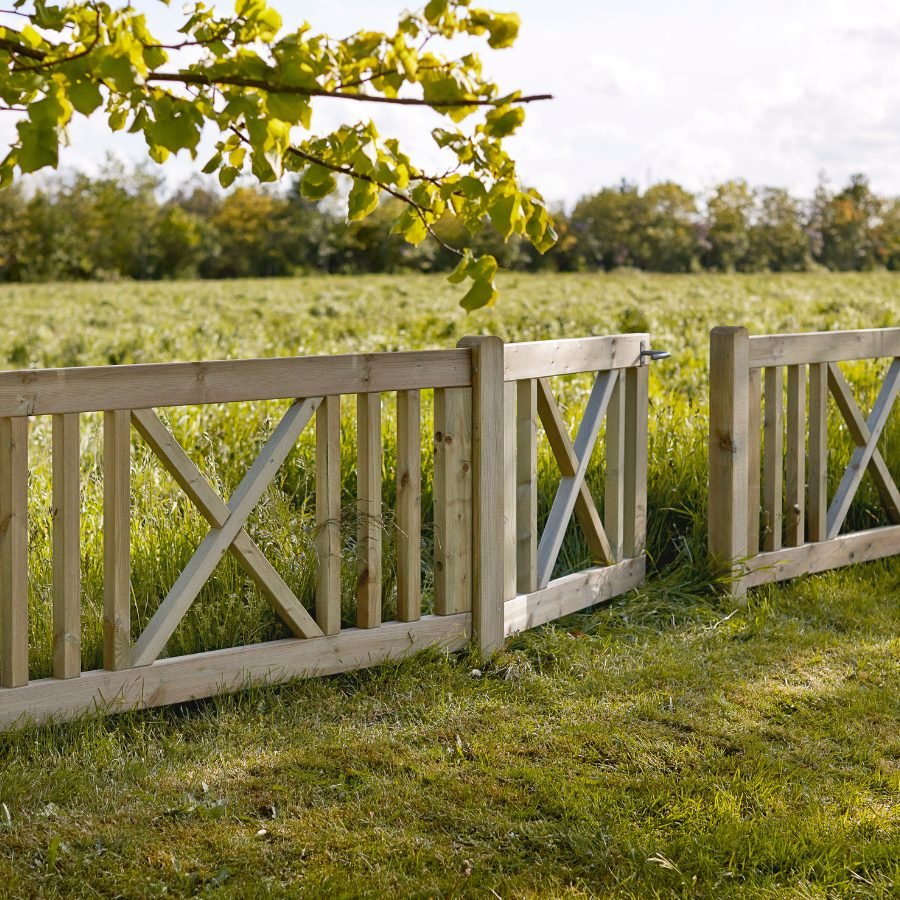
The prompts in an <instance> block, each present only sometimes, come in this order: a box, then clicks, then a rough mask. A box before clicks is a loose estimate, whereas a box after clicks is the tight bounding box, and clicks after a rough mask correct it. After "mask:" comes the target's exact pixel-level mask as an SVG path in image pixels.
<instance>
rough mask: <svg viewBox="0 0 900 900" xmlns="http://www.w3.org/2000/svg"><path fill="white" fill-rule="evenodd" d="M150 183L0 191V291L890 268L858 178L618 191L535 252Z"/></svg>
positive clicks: (898, 225)
mask: <svg viewBox="0 0 900 900" xmlns="http://www.w3.org/2000/svg"><path fill="white" fill-rule="evenodd" d="M160 188H161V185H160V182H159V180H158V178H157V176H155V175H153V174H151V173H150V172H149V171H147V170H143V169H139V170H135V171H127V170H125V169H124V168H122V167H121V166H118V165H113V164H111V165H108V166H107V167H106V168H105V170H104V171H103V172H102V173H101V174H100V175H99V176H97V177H89V176H87V175H83V174H81V175H74V176H69V177H63V176H54V177H53V178H52V179H51V180H48V181H45V182H42V183H41V185H40V186H39V187H32V188H31V189H28V190H26V189H24V188H22V187H21V186H13V187H10V188H6V189H5V190H3V191H0V281H7V282H9V281H49V280H79V279H98V280H102V279H122V278H126V279H128V278H130V279H142V280H144V279H168V278H190V277H200V278H239V277H267V276H277V275H281V276H284V275H293V274H298V273H303V272H313V271H319V272H330V273H365V272H395V271H403V270H412V271H423V272H428V271H448V270H450V269H452V268H454V267H455V266H456V264H457V261H458V255H457V253H456V252H454V249H456V250H459V249H464V248H469V249H471V250H472V251H473V252H474V253H476V255H478V254H485V253H489V254H492V255H494V256H496V257H497V259H498V260H499V261H500V263H501V265H503V266H505V267H506V268H509V269H515V270H521V271H537V270H550V271H592V270H612V269H616V268H620V267H633V268H638V269H643V270H646V271H653V272H692V271H702V270H707V271H739V272H756V271H775V272H789V271H803V270H807V269H811V268H816V267H825V268H827V269H831V270H834V271H867V270H871V269H876V268H886V269H890V270H900V200H898V199H896V198H886V197H880V196H878V195H876V194H875V193H874V192H873V190H872V189H871V186H870V185H869V182H868V180H867V179H866V178H865V177H864V176H862V175H856V176H853V177H852V178H851V179H850V181H849V183H848V184H847V185H846V186H845V187H843V188H842V189H840V190H837V191H834V190H831V189H829V188H828V187H827V186H826V185H825V184H824V183H821V184H820V185H819V187H818V189H817V190H816V192H815V194H814V196H813V197H812V198H811V199H808V200H802V199H798V198H796V197H794V196H792V195H791V194H790V193H789V192H788V191H785V190H782V189H779V188H768V187H766V188H752V187H750V186H749V185H748V184H747V183H746V182H744V181H740V180H737V181H729V182H726V183H724V184H721V185H719V186H718V187H716V188H715V189H714V190H713V191H711V192H710V193H709V194H707V195H705V196H699V195H696V194H693V193H691V192H689V191H687V190H685V189H684V188H682V187H680V186H679V185H677V184H675V183H674V182H663V183H660V184H655V185H653V186H651V187H649V188H647V189H646V190H641V189H639V188H638V187H637V186H635V185H633V184H629V183H627V182H623V183H621V184H619V185H618V186H615V187H609V188H604V189H603V190H600V191H598V192H597V193H595V194H591V195H587V196H584V197H582V198H581V199H580V200H579V201H578V203H576V204H575V207H574V208H573V209H572V210H571V211H565V210H562V209H558V210H556V211H555V218H556V224H557V231H558V233H559V241H558V242H557V244H556V246H555V247H553V248H552V249H551V250H550V251H549V252H547V253H546V254H544V255H541V254H540V253H538V252H537V250H535V248H534V247H533V246H531V245H530V244H529V243H527V242H525V241H523V240H521V239H515V238H514V239H512V240H510V241H509V242H508V243H507V242H504V241H503V238H502V237H501V235H500V234H499V233H498V232H497V231H496V230H494V228H493V227H492V226H491V224H490V222H489V221H488V222H485V227H484V228H483V229H482V230H481V231H479V232H478V233H476V234H472V233H470V232H469V230H468V229H467V228H466V227H465V226H464V225H463V224H462V223H461V222H460V221H459V220H457V219H454V218H453V217H452V216H445V217H444V218H442V219H441V220H440V221H439V222H438V223H437V224H436V225H435V226H434V237H429V238H428V239H427V240H425V241H424V242H422V243H421V244H420V245H419V246H416V247H414V246H412V245H410V244H408V243H407V242H406V241H405V240H404V239H403V237H402V236H400V235H398V234H395V233H393V231H392V227H393V225H394V223H395V222H396V221H397V218H398V210H397V209H395V208H394V204H396V203H398V202H399V201H396V200H392V199H390V198H386V199H384V200H383V202H382V204H381V206H380V207H379V208H378V209H377V210H376V211H375V213H374V214H373V215H371V216H370V217H368V218H366V219H363V220H362V221H358V222H348V221H347V219H346V216H345V213H344V212H342V211H341V206H340V205H339V203H337V202H336V201H334V200H328V201H323V202H319V203H314V202H311V201H310V200H308V199H305V198H304V197H303V196H302V193H301V190H300V188H299V185H298V184H297V183H296V182H295V183H290V184H289V185H288V186H287V188H286V189H281V190H278V191H276V190H273V189H270V188H263V187H238V188H236V189H233V190H231V191H229V192H225V193H223V192H222V191H220V190H218V189H217V188H212V187H210V186H209V185H208V184H206V183H203V182H199V181H198V182H192V183H189V184H187V185H185V186H183V187H182V188H181V189H180V190H178V191H177V192H175V193H174V195H172V196H169V197H168V198H165V199H163V198H161V196H160Z"/></svg>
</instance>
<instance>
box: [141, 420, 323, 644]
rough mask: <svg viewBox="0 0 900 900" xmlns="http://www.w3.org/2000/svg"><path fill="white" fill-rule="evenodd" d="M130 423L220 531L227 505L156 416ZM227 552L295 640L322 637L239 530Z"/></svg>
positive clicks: (228, 514) (243, 532)
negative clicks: (229, 552) (248, 577)
mask: <svg viewBox="0 0 900 900" xmlns="http://www.w3.org/2000/svg"><path fill="white" fill-rule="evenodd" d="M131 423H132V425H134V427H135V430H136V431H137V432H138V433H139V434H140V435H141V437H142V438H143V439H144V441H145V443H146V444H147V446H148V447H150V449H151V450H153V452H154V453H155V454H156V457H157V459H159V461H160V462H161V463H162V464H163V466H165V468H166V470H167V471H168V472H169V474H170V475H171V476H172V477H173V478H174V479H175V482H176V484H178V486H179V487H180V488H181V489H182V490H183V491H184V493H185V494H186V495H187V497H188V499H189V500H190V501H191V502H192V503H193V504H194V505H195V506H196V507H197V509H198V510H199V511H200V513H201V514H202V515H203V517H204V518H205V519H206V521H207V522H209V524H210V525H212V526H213V528H222V527H223V526H224V525H225V523H226V522H227V521H228V519H229V517H230V516H231V510H230V509H229V508H228V504H227V503H225V501H224V500H223V499H222V498H221V497H220V496H219V495H218V494H217V493H216V492H215V490H214V489H213V487H212V485H210V483H209V482H208V481H207V480H206V479H205V478H204V477H203V474H202V473H201V472H200V470H199V469H198V468H197V466H196V465H195V464H194V461H193V460H192V459H191V458H190V457H189V456H188V455H187V453H185V451H184V448H183V447H182V446H181V445H180V444H179V443H178V441H177V440H175V436H174V435H173V434H172V432H170V431H169V429H168V428H166V426H165V425H164V424H163V423H162V421H161V420H160V418H159V416H158V415H157V414H156V413H155V412H154V411H153V410H152V409H135V410H132V412H131ZM228 549H229V550H230V551H231V552H232V553H233V554H234V556H235V558H236V559H237V561H238V562H239V563H240V565H241V566H242V567H243V568H244V570H245V571H246V572H247V574H248V575H249V576H250V578H251V579H252V580H253V583H254V584H255V585H256V586H257V587H258V588H259V590H260V592H261V593H262V594H263V596H264V597H265V598H266V599H267V600H268V601H269V603H270V604H271V605H272V608H273V609H274V610H275V612H276V613H278V615H279V616H280V617H281V619H282V621H283V622H284V623H285V624H286V625H287V626H288V628H290V630H291V632H292V633H293V634H294V636H295V637H318V636H319V635H321V634H322V631H321V630H320V628H319V627H318V626H317V625H316V623H315V622H314V621H313V620H312V618H311V617H310V615H309V613H308V612H307V611H306V610H305V609H304V607H303V605H302V604H301V603H300V601H299V600H298V599H297V598H296V597H295V596H294V593H293V591H292V590H291V589H290V587H288V585H287V584H286V583H285V581H284V579H283V578H282V577H281V575H279V574H278V572H277V571H276V570H275V567H274V566H273V565H272V564H271V563H270V562H269V560H268V559H266V557H265V555H264V554H263V552H262V550H260V549H259V547H257V546H256V544H255V543H254V542H253V540H252V539H251V537H250V535H249V534H247V532H246V531H245V530H244V529H243V528H241V529H240V530H239V531H238V533H237V537H235V539H234V540H233V541H232V542H231V544H230V545H229V547H228Z"/></svg>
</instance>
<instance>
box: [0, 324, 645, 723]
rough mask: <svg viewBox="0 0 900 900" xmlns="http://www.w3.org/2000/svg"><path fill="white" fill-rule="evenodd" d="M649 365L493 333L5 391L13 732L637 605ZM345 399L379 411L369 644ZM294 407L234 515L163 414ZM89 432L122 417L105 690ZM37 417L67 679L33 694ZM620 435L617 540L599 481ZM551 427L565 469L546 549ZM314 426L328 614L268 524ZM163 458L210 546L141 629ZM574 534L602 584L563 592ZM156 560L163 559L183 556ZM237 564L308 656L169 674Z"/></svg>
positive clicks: (321, 571) (640, 349)
mask: <svg viewBox="0 0 900 900" xmlns="http://www.w3.org/2000/svg"><path fill="white" fill-rule="evenodd" d="M647 347H648V337H647V335H623V336H614V337H602V338H587V339H576V340H566V341H554V342H539V343H528V344H511V345H508V346H504V345H503V343H502V342H501V341H500V340H499V339H498V338H494V337H471V338H465V339H463V340H462V341H461V342H460V344H459V346H458V347H457V348H456V349H452V350H434V351H422V352H415V353H385V354H361V355H349V356H335V357H315V358H296V359H277V360H243V361H241V360H237V361H227V362H203V363H172V364H162V365H149V366H148V365H140V366H120V367H97V368H74V369H59V370H37V371H27V372H0V524H2V527H0V727H9V726H12V725H15V724H16V723H19V722H22V721H24V720H26V719H31V720H37V721H41V720H46V719H50V718H63V719H65V718H72V717H74V716H77V715H79V714H81V713H83V712H86V711H90V710H98V711H115V710H121V709H129V708H135V707H147V706H155V705H161V704H166V703H173V702H179V701H184V700H192V699H197V698H201V697H206V696H210V695H212V694H215V693H219V692H222V691H229V690H236V689H239V688H241V687H243V686H246V685H248V684H251V683H254V682H259V681H280V680H285V679H288V678H293V677H297V676H313V675H324V674H330V673H335V672H342V671H347V670H352V669H357V668H363V667H366V666H370V665H373V664H376V663H378V662H381V661H384V660H387V659H394V658H398V657H401V656H405V655H408V654H410V653H414V652H416V651H418V650H420V649H422V648H424V647H427V646H434V645H439V646H442V647H446V648H449V649H460V648H462V647H463V646H465V645H466V644H467V643H468V642H469V641H470V640H473V641H474V643H475V645H476V647H477V648H478V649H479V650H480V651H481V652H482V653H483V654H488V653H491V652H492V651H494V650H495V649H497V648H498V647H499V646H500V645H501V644H502V642H503V639H504V637H505V636H506V635H508V634H510V633H512V632H514V631H519V630H521V629H523V628H530V627H533V626H534V625H539V624H541V623H544V622H547V621H550V620H551V619H554V618H557V617H559V616H561V615H565V614H567V613H571V612H574V611H577V610H580V609H583V608H584V607H586V606H588V605H591V604H593V603H597V602H598V601H600V600H604V599H608V598H610V597H612V596H615V595H617V594H620V593H622V592H624V591H626V590H628V589H629V588H631V587H634V586H635V585H637V584H638V583H639V582H640V581H641V580H642V578H643V577H644V542H645V531H646V466H647V402H648V401H647V368H646V367H647V364H648V357H647V356H646V352H647ZM579 373H595V377H596V381H595V384H594V388H593V390H592V392H591V394H590V397H589V400H588V403H587V407H586V410H585V413H584V416H583V421H582V423H581V425H580V427H579V429H578V432H577V434H576V436H575V437H574V439H573V438H572V437H571V436H570V434H569V432H568V430H567V426H566V422H565V417H564V416H563V414H562V412H561V411H560V408H559V405H558V403H557V401H556V399H555V397H554V394H553V391H552V388H551V382H550V379H552V378H556V377H558V376H566V375H574V374H579ZM424 391H433V392H434V421H435V434H434V442H435V448H434V456H433V485H434V510H433V521H434V557H433V560H425V559H423V552H422V550H423V521H422V514H423V513H422V484H423V454H422V428H423V418H424V417H423V412H422V392H424ZM386 393H392V394H395V395H396V401H397V417H396V426H397V434H396V471H395V473H393V474H394V477H395V479H396V482H395V483H396V504H395V508H394V509H393V510H391V509H386V508H384V503H383V496H384V494H383V490H382V488H383V484H382V482H383V479H384V476H385V474H386V473H385V464H386V460H389V459H390V457H387V456H385V454H384V453H383V442H384V439H385V438H384V434H383V431H384V427H383V424H384V423H383V419H382V397H383V395H384V394H386ZM344 395H349V396H350V398H353V399H354V400H355V404H356V417H355V428H356V450H357V456H356V476H357V477H356V498H355V505H356V516H357V521H356V539H355V543H354V544H353V546H354V547H355V551H354V552H355V564H356V569H355V580H354V587H353V591H352V593H353V595H354V597H355V615H356V621H355V623H354V627H351V626H350V623H349V622H348V621H346V618H347V615H348V614H347V612H346V609H344V610H343V615H342V600H347V601H348V602H349V600H350V598H349V597H347V598H344V597H342V585H341V581H342V577H341V576H342V538H341V518H342V508H341V493H342V486H341V441H342V435H341V398H342V396H344ZM282 399H283V400H287V401H289V405H288V407H287V410H286V411H285V412H284V414H283V417H282V418H281V420H280V421H279V422H278V423H277V425H276V426H275V427H274V429H272V431H271V434H270V435H269V436H268V439H267V440H266V441H265V442H264V443H263V444H262V446H261V448H260V449H258V451H256V456H255V459H253V461H252V464H251V465H249V467H248V469H247V470H246V472H245V473H244V475H243V478H242V479H241V480H240V483H239V484H238V486H237V487H236V489H235V490H234V491H233V493H232V495H231V496H230V497H229V498H227V499H226V498H225V497H223V496H220V494H219V492H218V491H217V490H216V488H214V486H213V484H212V483H211V482H210V481H209V480H207V478H206V477H205V476H204V475H203V474H202V472H201V470H200V468H199V467H198V465H197V464H196V463H195V462H194V460H193V459H192V458H191V456H190V454H189V453H188V452H187V450H186V449H185V447H184V446H182V445H181V444H180V443H179V441H178V440H177V439H176V436H175V434H174V433H173V431H172V430H170V428H169V426H168V425H167V424H166V423H165V421H164V420H163V418H161V417H160V415H159V413H158V410H160V409H165V408H169V407H179V406H186V405H190V406H193V405H200V406H203V405H206V404H222V403H234V402H246V401H270V400H282ZM87 413H100V414H102V420H103V439H102V467H101V473H102V494H103V498H102V499H103V503H102V527H103V560H102V573H103V577H102V588H103V591H102V593H103V600H102V626H103V636H102V650H103V653H102V668H100V669H96V670H93V671H84V672H83V671H81V669H82V665H81V662H82V660H81V657H82V652H81V651H82V647H81V640H82V631H83V629H84V627H85V625H84V623H83V621H82V619H83V616H82V613H83V610H82V604H83V602H84V597H83V586H82V585H81V582H80V576H81V556H82V547H81V535H80V533H79V532H80V528H81V525H82V522H81V514H80V510H81V497H80V492H81V490H82V485H81V483H80V480H81V465H82V459H81V456H82V452H83V449H82V447H81V445H80V442H81V433H82V420H81V417H82V415H83V414H87ZM38 416H49V417H52V444H51V450H50V452H51V455H52V484H51V489H52V497H51V500H52V510H53V512H52V519H53V527H52V604H53V608H52V618H53V621H52V628H51V629H50V632H51V633H52V667H51V671H52V676H51V677H48V678H39V679H34V680H30V679H29V674H30V673H29V649H30V648H29V621H28V611H29V606H28V604H29V599H28V591H29V589H28V575H29V573H28V546H27V541H28V521H27V516H28V509H27V504H28V496H27V485H28V475H29V468H28V466H29V458H28V436H29V422H30V421H31V419H33V418H34V417H38ZM608 416H612V419H611V420H610V422H609V424H608V425H607V431H606V440H605V446H606V452H607V457H608V460H609V461H608V466H607V475H606V492H607V499H606V509H605V523H606V525H605V527H604V524H603V522H602V521H601V517H600V514H599V512H598V508H597V504H596V502H595V500H594V498H593V497H592V496H591V493H590V491H589V490H588V488H587V485H586V473H587V469H588V464H589V462H590V460H591V455H592V452H593V448H594V446H595V444H597V442H598V436H599V433H600V429H601V423H602V421H603V420H604V417H608ZM539 423H540V424H542V425H543V427H544V429H545V432H546V434H547V437H548V439H549V442H550V445H551V447H552V449H553V453H554V457H555V459H556V461H557V462H558V464H559V466H560V470H561V473H562V481H561V483H560V487H559V490H558V491H557V494H556V498H555V500H554V502H553V505H552V509H551V510H550V516H549V519H548V523H547V526H546V527H545V528H544V530H543V534H539V533H538V478H537V440H538V426H539ZM307 427H314V428H315V432H316V433H315V464H314V467H313V469H314V477H315V489H314V517H315V523H316V533H315V536H314V541H312V544H313V546H314V552H315V557H316V562H315V573H316V581H315V585H314V590H313V593H312V596H311V598H310V599H309V601H308V603H307V605H308V606H309V609H307V607H306V606H304V604H303V603H301V601H300V599H298V597H297V596H296V595H295V593H294V591H293V589H292V588H291V586H290V585H289V584H288V583H287V582H286V581H285V579H284V578H283V577H282V575H281V574H280V573H279V571H278V568H277V566H276V564H275V563H278V562H279V560H274V561H273V560H271V559H269V558H267V556H266V553H265V551H264V549H263V548H264V547H265V546H266V545H265V544H263V546H260V545H259V544H257V543H256V541H255V540H254V538H253V537H251V532H252V528H251V527H250V525H249V524H248V523H249V521H250V517H251V516H252V514H253V513H254V511H255V510H256V509H257V508H258V506H259V505H260V504H261V502H262V500H263V497H264V495H265V494H266V492H267V491H268V490H269V488H270V486H271V485H272V484H273V481H274V479H275V478H276V476H277V474H278V472H279V470H280V469H281V468H282V466H283V464H284V463H285V462H286V460H287V458H288V456H289V455H290V454H291V453H292V451H293V450H294V448H295V447H296V446H297V443H298V440H299V439H300V436H301V434H302V433H303V432H304V430H305V429H306V428H307ZM141 442H142V443H143V445H144V446H145V447H146V448H147V450H148V451H149V453H152V457H153V458H154V460H155V462H156V463H157V464H158V465H159V466H160V468H161V469H162V470H163V471H164V472H166V473H168V475H169V476H171V478H172V480H173V482H174V485H175V486H176V488H177V489H178V490H180V492H181V494H182V495H183V497H184V498H186V500H187V501H188V502H189V504H190V505H191V506H192V507H194V508H195V509H196V511H197V512H198V513H199V515H200V516H201V517H202V520H204V522H205V525H206V526H208V530H207V531H206V533H205V537H203V539H202V540H201V541H200V542H199V545H198V546H197V548H196V550H195V552H194V553H193V556H192V557H191V558H190V559H189V561H188V562H187V564H186V565H185V566H184V568H183V569H182V571H181V572H180V573H179V574H177V576H173V578H174V583H172V584H171V585H170V586H162V587H163V588H164V590H163V596H162V599H161V601H159V603H158V606H156V608H155V609H151V610H150V611H148V614H147V615H148V619H147V621H146V625H145V626H144V627H143V629H141V630H140V631H138V629H137V623H136V622H134V623H133V622H132V610H133V609H134V608H135V607H134V602H133V599H132V594H133V588H134V586H133V585H132V567H133V565H134V564H135V561H134V559H133V558H132V557H133V552H132V547H131V545H130V536H131V531H132V528H133V527H140V526H139V524H138V523H137V522H135V521H132V519H133V518H136V517H135V509H138V508H139V501H138V500H137V499H136V498H135V497H133V496H132V494H133V491H134V490H135V488H134V487H133V484H132V482H136V478H137V476H136V474H135V473H136V472H137V471H138V470H137V469H135V468H134V467H135V466H136V465H137V463H135V462H134V461H133V459H132V455H133V453H134V452H135V449H136V448H138V447H139V446H140V443H141ZM147 458H150V457H149V454H148V457H147ZM428 458H429V459H430V457H428ZM142 459H143V457H142ZM141 465H144V464H143V463H142V464H141ZM388 484H389V485H390V482H388ZM132 501H134V503H133V502H132ZM133 507H134V508H133ZM391 514H393V515H394V517H395V518H394V519H393V521H395V522H396V554H395V558H394V559H392V560H390V564H391V565H394V566H395V568H394V571H396V601H397V602H396V619H395V620H394V621H387V622H385V621H382V618H383V608H384V600H385V598H384V594H385V591H386V590H387V588H386V586H385V584H384V583H383V580H382V572H383V571H387V570H388V569H387V568H385V567H383V562H382V557H383V555H385V554H386V553H387V552H388V550H389V549H390V544H389V542H385V540H384V536H385V534H386V531H385V527H386V526H385V522H386V519H389V518H390V516H391ZM573 515H574V517H575V518H577V519H578V521H579V522H580V523H581V526H582V529H583V530H584V532H585V534H586V535H587V538H588V545H589V547H590V551H591V556H592V565H591V566H590V567H589V568H587V569H586V570H585V571H582V572H576V573H572V574H567V575H564V576H563V577H557V578H553V574H554V569H555V568H557V558H558V556H559V553H560V548H561V546H562V544H563V538H564V535H565V533H566V528H567V526H568V523H569V520H570V519H571V518H572V517H573ZM136 533H137V532H136ZM610 536H612V539H611V538H610ZM136 546H137V545H136ZM154 552H158V553H160V554H162V555H164V554H165V552H166V548H158V550H156V551H154ZM298 552H299V551H298ZM228 554H230V555H232V556H233V557H234V559H235V560H236V562H237V564H238V565H239V566H240V568H241V569H242V570H243V572H244V574H245V575H246V576H247V577H248V578H249V579H250V580H251V581H252V582H253V584H255V585H256V587H257V588H258V589H259V592H260V594H261V596H262V597H263V598H265V600H267V601H268V603H269V605H270V606H271V608H272V610H273V611H274V613H275V614H276V616H277V617H278V619H280V620H281V622H282V623H283V624H284V626H285V627H286V629H287V632H289V633H290V634H291V635H292V637H289V638H284V639H280V640H269V641H264V642H263V643H257V644H248V645H245V646H233V647H227V648H225V649H221V650H209V651H205V652H199V653H191V654H188V655H184V656H173V657H170V656H168V653H169V652H171V647H172V638H173V636H174V635H175V633H176V630H177V629H178V628H179V625H180V623H182V622H183V621H184V619H185V616H186V615H187V614H188V612H189V610H191V608H192V607H193V605H194V604H195V601H196V600H197V598H198V596H199V595H200V593H201V591H202V590H203V588H204V586H205V585H206V584H207V582H208V581H209V579H210V578H211V577H212V575H213V572H214V571H215V570H216V568H217V566H218V564H219V562H220V561H221V560H222V558H223V557H224V556H225V555H228ZM135 558H136V557H135ZM427 562H433V567H434V614H431V615H423V609H422V600H423V583H422V578H423V563H427ZM344 593H346V591H344ZM139 613H141V615H142V616H143V611H142V610H140V609H139ZM342 619H344V621H342ZM32 624H36V623H32ZM287 632H285V633H287ZM32 633H37V632H36V631H35V629H32Z"/></svg>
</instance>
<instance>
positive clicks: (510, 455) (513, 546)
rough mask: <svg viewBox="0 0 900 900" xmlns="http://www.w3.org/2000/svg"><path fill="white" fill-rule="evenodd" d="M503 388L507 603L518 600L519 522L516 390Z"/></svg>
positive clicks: (508, 385) (509, 385) (508, 386)
mask: <svg viewBox="0 0 900 900" xmlns="http://www.w3.org/2000/svg"><path fill="white" fill-rule="evenodd" d="M517 386H518V385H517V383H516V382H514V381H509V382H507V383H506V384H504V385H503V599H504V600H509V599H510V597H515V596H516V586H517V583H518V568H517V566H518V561H517V555H518V535H517V522H516V493H517V490H518V485H517V480H518V471H517V468H516V389H517Z"/></svg>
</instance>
